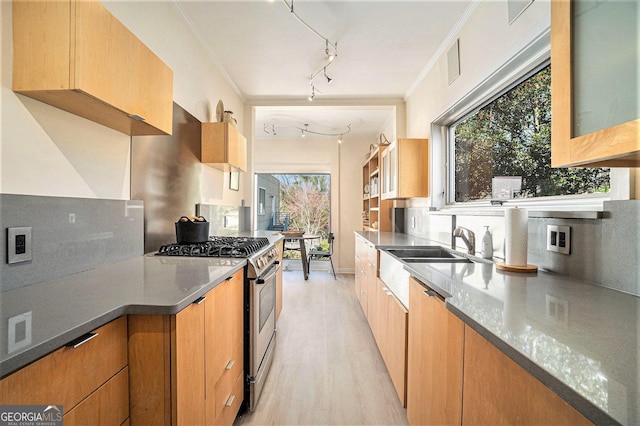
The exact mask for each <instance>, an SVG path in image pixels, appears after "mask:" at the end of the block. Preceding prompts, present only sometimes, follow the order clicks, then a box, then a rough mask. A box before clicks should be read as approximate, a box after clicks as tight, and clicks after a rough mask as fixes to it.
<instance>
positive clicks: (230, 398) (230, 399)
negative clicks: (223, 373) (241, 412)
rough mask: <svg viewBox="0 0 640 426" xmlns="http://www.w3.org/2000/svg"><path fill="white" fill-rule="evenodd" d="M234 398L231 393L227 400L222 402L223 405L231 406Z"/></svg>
mask: <svg viewBox="0 0 640 426" xmlns="http://www.w3.org/2000/svg"><path fill="white" fill-rule="evenodd" d="M234 399H236V396H235V395H231V396H230V397H229V398H228V399H227V402H226V403H225V404H224V405H225V407H231V404H233V400H234Z"/></svg>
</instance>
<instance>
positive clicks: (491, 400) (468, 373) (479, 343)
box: [411, 311, 591, 425]
mask: <svg viewBox="0 0 640 426" xmlns="http://www.w3.org/2000/svg"><path fill="white" fill-rule="evenodd" d="M411 313H412V314H413V311H412V312H411ZM464 340H465V343H464V405H463V413H462V424H465V425H477V424H493V425H497V424H530V425H560V424H566V425H588V424H591V422H589V421H588V420H587V419H586V418H585V417H584V416H583V415H582V414H580V413H579V412H578V411H576V410H575V409H574V408H573V407H571V406H570V405H569V404H567V403H566V402H565V401H563V400H562V399H561V398H560V397H559V396H558V395H557V394H555V393H554V392H552V391H551V390H550V389H549V388H547V387H546V386H545V385H544V384H542V383H541V382H540V381H539V380H538V379H536V378H534V377H533V376H532V375H530V374H529V373H527V372H526V371H525V370H524V369H523V368H522V367H520V366H519V365H518V364H516V363H515V362H514V361H513V360H511V358H509V357H508V356H506V355H505V354H504V353H503V352H502V351H500V350H499V349H498V348H496V347H495V346H493V345H492V344H491V343H489V342H488V341H487V340H486V339H485V338H484V337H482V336H480V335H479V334H478V333H477V332H475V331H474V330H472V329H471V328H469V327H465V339H464Z"/></svg>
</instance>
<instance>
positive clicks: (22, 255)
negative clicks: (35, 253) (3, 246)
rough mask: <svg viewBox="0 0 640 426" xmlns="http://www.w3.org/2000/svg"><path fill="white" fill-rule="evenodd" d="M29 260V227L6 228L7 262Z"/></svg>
mask: <svg viewBox="0 0 640 426" xmlns="http://www.w3.org/2000/svg"><path fill="white" fill-rule="evenodd" d="M30 260H31V227H30V226H21V227H16V228H7V263H9V264H12V263H19V262H28V261H30Z"/></svg>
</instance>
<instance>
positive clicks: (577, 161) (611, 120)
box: [551, 0, 640, 167]
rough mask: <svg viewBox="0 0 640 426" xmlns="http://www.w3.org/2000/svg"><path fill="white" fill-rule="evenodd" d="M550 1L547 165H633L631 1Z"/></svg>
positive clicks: (636, 143) (636, 144) (639, 102)
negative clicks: (548, 163)
mask: <svg viewBox="0 0 640 426" xmlns="http://www.w3.org/2000/svg"><path fill="white" fill-rule="evenodd" d="M584 4H586V2H581V1H560V0H554V1H552V2H551V112H552V116H553V123H552V134H551V160H552V165H553V166H554V167H567V166H596V167H638V166H640V119H639V117H638V113H639V112H640V99H639V98H638V96H637V94H638V91H639V90H640V89H639V88H640V72H639V70H638V57H639V51H638V43H637V34H638V31H639V27H640V24H639V23H638V20H637V15H638V13H639V8H640V6H639V5H638V3H637V2H632V1H631V2H615V1H611V2H607V1H603V2H597V3H594V2H590V3H588V5H591V6H589V7H585V6H584Z"/></svg>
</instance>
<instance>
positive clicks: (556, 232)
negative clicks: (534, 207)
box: [547, 225, 571, 254]
mask: <svg viewBox="0 0 640 426" xmlns="http://www.w3.org/2000/svg"><path fill="white" fill-rule="evenodd" d="M547 251H554V252H556V253H562V254H571V227H570V226H564V225H547Z"/></svg>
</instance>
